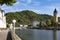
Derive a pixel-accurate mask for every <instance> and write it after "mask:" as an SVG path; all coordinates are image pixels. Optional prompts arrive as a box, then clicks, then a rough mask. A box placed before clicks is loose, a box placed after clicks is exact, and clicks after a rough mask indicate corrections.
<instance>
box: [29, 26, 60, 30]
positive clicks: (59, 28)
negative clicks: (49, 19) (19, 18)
mask: <svg viewBox="0 0 60 40" xmlns="http://www.w3.org/2000/svg"><path fill="white" fill-rule="evenodd" d="M28 29H40V30H43V29H44V30H54V29H55V27H41V28H40V27H33V28H28ZM56 30H60V27H56Z"/></svg>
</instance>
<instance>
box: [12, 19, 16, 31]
mask: <svg viewBox="0 0 60 40" xmlns="http://www.w3.org/2000/svg"><path fill="white" fill-rule="evenodd" d="M12 22H13V24H14V32H15V23H16V20H15V19H14V20H13V21H12Z"/></svg>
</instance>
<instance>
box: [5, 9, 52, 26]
mask: <svg viewBox="0 0 60 40" xmlns="http://www.w3.org/2000/svg"><path fill="white" fill-rule="evenodd" d="M5 16H6V19H7V23H8V24H10V23H12V20H13V19H16V20H17V22H16V26H19V25H20V24H28V25H31V24H32V22H33V21H34V20H37V21H46V20H47V19H52V16H51V15H47V14H37V13H35V12H33V11H29V10H24V11H21V12H9V13H6V14H5Z"/></svg>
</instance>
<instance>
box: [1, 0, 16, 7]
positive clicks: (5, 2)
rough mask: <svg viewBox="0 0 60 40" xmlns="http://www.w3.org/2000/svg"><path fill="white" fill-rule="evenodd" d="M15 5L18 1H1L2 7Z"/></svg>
mask: <svg viewBox="0 0 60 40" xmlns="http://www.w3.org/2000/svg"><path fill="white" fill-rule="evenodd" d="M14 3H16V0H0V5H1V6H2V5H3V4H6V5H9V6H11V5H13V4H14Z"/></svg>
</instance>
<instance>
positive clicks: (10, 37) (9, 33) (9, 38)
mask: <svg viewBox="0 0 60 40" xmlns="http://www.w3.org/2000/svg"><path fill="white" fill-rule="evenodd" d="M6 40H12V35H11V32H10V31H9V32H8V34H7V39H6Z"/></svg>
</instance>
